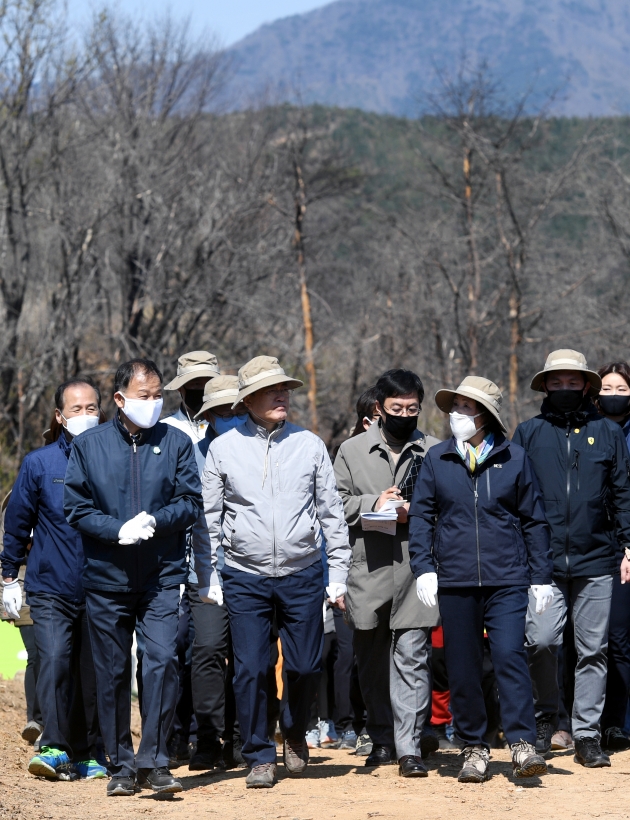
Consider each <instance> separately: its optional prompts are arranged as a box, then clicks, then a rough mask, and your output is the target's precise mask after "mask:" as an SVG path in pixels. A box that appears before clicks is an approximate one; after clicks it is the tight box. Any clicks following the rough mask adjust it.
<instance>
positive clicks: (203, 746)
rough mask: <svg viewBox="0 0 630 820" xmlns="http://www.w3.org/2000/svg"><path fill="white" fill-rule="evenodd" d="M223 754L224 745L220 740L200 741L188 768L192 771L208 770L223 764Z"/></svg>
mask: <svg viewBox="0 0 630 820" xmlns="http://www.w3.org/2000/svg"><path fill="white" fill-rule="evenodd" d="M222 755H223V747H222V746H221V742H220V741H218V740H213V741H210V742H207V741H200V742H198V743H197V750H196V751H195V754H194V755H193V756H192V757H191V758H190V763H189V764H188V769H189V770H190V771H191V772H207V771H208V770H209V769H214V768H215V767H218V766H220V765H221V761H222Z"/></svg>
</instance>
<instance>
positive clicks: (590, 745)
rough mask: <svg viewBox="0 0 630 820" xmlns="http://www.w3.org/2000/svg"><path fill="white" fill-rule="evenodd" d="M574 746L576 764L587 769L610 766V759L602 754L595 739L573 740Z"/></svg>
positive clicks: (581, 738)
mask: <svg viewBox="0 0 630 820" xmlns="http://www.w3.org/2000/svg"><path fill="white" fill-rule="evenodd" d="M573 743H574V744H575V757H574V758H573V760H574V761H575V762H576V763H581V764H582V766H586V768H587V769H602V768H604V767H607V766H610V758H609V757H608V755H607V754H605V753H604V752H602V747H601V746H600V745H599V740H598V739H597V738H596V737H578V738H573Z"/></svg>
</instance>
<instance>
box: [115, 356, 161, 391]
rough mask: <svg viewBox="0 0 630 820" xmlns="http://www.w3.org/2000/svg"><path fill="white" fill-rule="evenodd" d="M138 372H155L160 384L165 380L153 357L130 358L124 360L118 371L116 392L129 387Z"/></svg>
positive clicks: (148, 373)
mask: <svg viewBox="0 0 630 820" xmlns="http://www.w3.org/2000/svg"><path fill="white" fill-rule="evenodd" d="M138 373H144V374H146V375H147V376H150V375H151V374H153V375H154V376H157V377H158V379H159V380H160V384H162V383H163V382H164V377H163V376H162V373H161V372H160V370H159V368H158V366H157V365H156V363H155V362H154V361H152V360H151V359H130V360H129V361H128V362H123V364H121V365H120V367H119V368H118V370H117V371H116V375H115V376H114V393H118V391H119V390H125V389H126V388H127V387H129V382H130V381H131V380H132V379H133V377H134V376H135V375H136V374H138Z"/></svg>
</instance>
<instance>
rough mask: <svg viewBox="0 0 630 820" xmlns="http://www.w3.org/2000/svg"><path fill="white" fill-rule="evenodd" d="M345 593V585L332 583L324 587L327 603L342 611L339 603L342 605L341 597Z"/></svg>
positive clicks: (346, 588) (346, 589)
mask: <svg viewBox="0 0 630 820" xmlns="http://www.w3.org/2000/svg"><path fill="white" fill-rule="evenodd" d="M347 591H348V587H347V586H346V585H345V584H339V583H332V584H328V586H327V587H326V595H328V600H329V602H330V603H331V604H332V605H333V606H338V607H339V608H340V609H342V607H341V605H340V603H339V602H340V601H341V603H343V596H344V595H345V594H346V592H347ZM345 608H346V607H345V604H344V606H343V609H344V610H345Z"/></svg>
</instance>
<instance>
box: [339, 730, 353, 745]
mask: <svg viewBox="0 0 630 820" xmlns="http://www.w3.org/2000/svg"><path fill="white" fill-rule="evenodd" d="M338 748H339V749H352V750H355V749H356V748H357V736H356V733H355V731H354V729H346V731H345V732H344V733H343V734H342V735H341V742H340V743H339V747H338Z"/></svg>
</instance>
